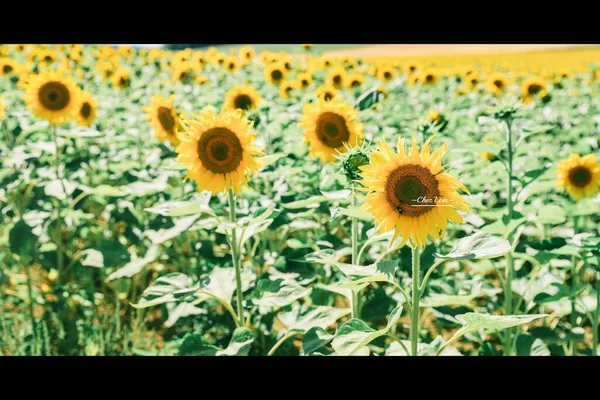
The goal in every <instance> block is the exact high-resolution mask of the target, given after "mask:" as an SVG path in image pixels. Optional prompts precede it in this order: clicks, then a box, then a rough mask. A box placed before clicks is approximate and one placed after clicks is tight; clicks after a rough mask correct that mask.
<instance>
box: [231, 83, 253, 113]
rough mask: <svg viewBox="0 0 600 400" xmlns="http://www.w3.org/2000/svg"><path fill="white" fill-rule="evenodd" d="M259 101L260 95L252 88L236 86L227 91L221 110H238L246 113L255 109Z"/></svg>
mask: <svg viewBox="0 0 600 400" xmlns="http://www.w3.org/2000/svg"><path fill="white" fill-rule="evenodd" d="M261 100H262V99H261V97H260V93H258V91H257V90H256V89H254V88H253V87H252V86H248V85H238V86H234V87H232V88H231V89H229V90H228V91H227V94H226V95H225V104H224V105H223V108H225V109H228V110H236V109H240V110H242V111H248V110H251V109H253V108H256V106H257V105H258V104H259V103H260V102H261Z"/></svg>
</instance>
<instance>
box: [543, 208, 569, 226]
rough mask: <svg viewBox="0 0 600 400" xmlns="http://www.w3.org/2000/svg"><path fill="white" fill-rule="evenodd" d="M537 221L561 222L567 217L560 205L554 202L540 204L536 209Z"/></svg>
mask: <svg viewBox="0 0 600 400" xmlns="http://www.w3.org/2000/svg"><path fill="white" fill-rule="evenodd" d="M537 214H538V221H539V222H540V223H542V224H554V225H558V224H562V223H563V222H565V220H566V219H567V217H566V214H565V212H564V210H563V208H562V207H559V206H557V205H554V204H547V205H545V206H542V207H540V208H539V209H538V211H537Z"/></svg>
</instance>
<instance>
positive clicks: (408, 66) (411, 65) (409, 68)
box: [403, 61, 421, 75]
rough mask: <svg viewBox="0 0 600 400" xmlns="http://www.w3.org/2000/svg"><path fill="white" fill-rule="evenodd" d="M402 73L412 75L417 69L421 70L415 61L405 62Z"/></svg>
mask: <svg viewBox="0 0 600 400" xmlns="http://www.w3.org/2000/svg"><path fill="white" fill-rule="evenodd" d="M403 69H404V73H405V74H406V75H412V74H413V73H415V72H417V71H418V70H419V69H421V64H420V63H418V62H417V61H407V62H406V63H405V64H404V67H403Z"/></svg>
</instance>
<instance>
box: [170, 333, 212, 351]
mask: <svg viewBox="0 0 600 400" xmlns="http://www.w3.org/2000/svg"><path fill="white" fill-rule="evenodd" d="M219 350H220V349H219V348H218V347H216V346H213V345H212V344H210V343H208V341H207V340H206V339H204V337H203V336H202V335H198V334H196V333H188V334H187V335H185V337H184V338H183V341H182V342H181V345H180V346H179V350H178V352H177V355H178V356H215V355H217V352H218V351H219Z"/></svg>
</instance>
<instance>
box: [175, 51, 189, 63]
mask: <svg viewBox="0 0 600 400" xmlns="http://www.w3.org/2000/svg"><path fill="white" fill-rule="evenodd" d="M191 56H192V49H183V50H179V51H178V52H176V53H175V54H173V58H171V65H173V64H179V63H184V62H188V61H190V57H191Z"/></svg>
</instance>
